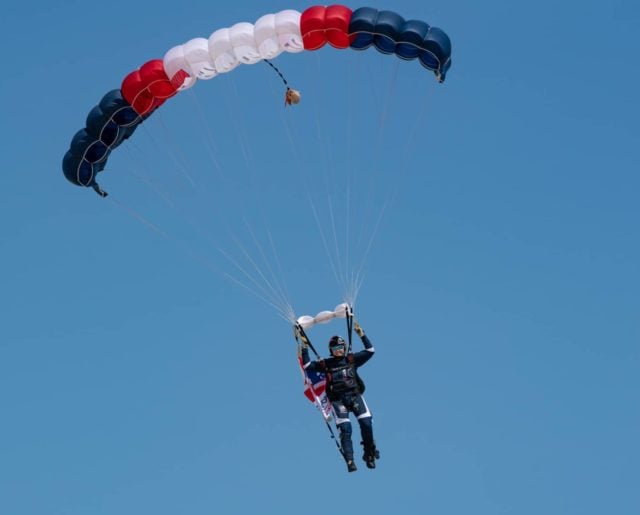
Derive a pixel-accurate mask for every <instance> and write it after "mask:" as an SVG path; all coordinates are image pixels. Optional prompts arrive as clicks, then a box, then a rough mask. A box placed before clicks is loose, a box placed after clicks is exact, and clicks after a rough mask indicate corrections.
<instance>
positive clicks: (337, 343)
mask: <svg viewBox="0 0 640 515" xmlns="http://www.w3.org/2000/svg"><path fill="white" fill-rule="evenodd" d="M339 347H342V348H343V349H346V348H347V344H346V343H345V341H344V338H343V337H342V336H337V335H336V336H332V337H331V339H330V340H329V352H330V353H331V354H332V355H333V351H334V350H336V349H338V348H339Z"/></svg>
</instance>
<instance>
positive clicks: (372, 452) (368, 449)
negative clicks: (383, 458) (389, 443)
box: [362, 443, 380, 469]
mask: <svg viewBox="0 0 640 515" xmlns="http://www.w3.org/2000/svg"><path fill="white" fill-rule="evenodd" d="M362 446H363V447H364V454H363V455H362V459H363V460H364V462H365V463H366V464H367V468H370V469H374V468H376V460H379V459H380V451H378V449H376V446H375V444H373V445H364V443H362Z"/></svg>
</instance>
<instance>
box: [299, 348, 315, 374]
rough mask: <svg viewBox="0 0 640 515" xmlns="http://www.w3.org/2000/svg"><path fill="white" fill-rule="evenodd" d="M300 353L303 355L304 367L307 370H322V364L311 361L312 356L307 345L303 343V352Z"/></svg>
mask: <svg viewBox="0 0 640 515" xmlns="http://www.w3.org/2000/svg"><path fill="white" fill-rule="evenodd" d="M300 355H301V356H302V367H303V368H304V369H305V370H308V371H310V372H316V371H318V370H320V364H319V363H318V362H317V361H311V358H310V357H309V347H308V346H306V345H304V344H303V345H302V352H301V353H300Z"/></svg>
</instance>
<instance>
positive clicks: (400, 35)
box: [62, 5, 451, 196]
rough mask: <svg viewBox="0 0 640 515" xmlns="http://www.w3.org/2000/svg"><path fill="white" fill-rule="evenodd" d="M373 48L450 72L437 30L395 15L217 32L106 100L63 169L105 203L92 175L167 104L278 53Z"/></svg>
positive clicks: (338, 10)
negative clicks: (198, 84)
mask: <svg viewBox="0 0 640 515" xmlns="http://www.w3.org/2000/svg"><path fill="white" fill-rule="evenodd" d="M327 44H329V46H331V47H333V48H337V49H344V48H352V49H354V50H365V49H367V48H369V47H374V48H375V49H376V50H378V51H379V52H382V53H384V54H395V55H396V56H398V57H399V58H401V59H404V60H417V61H419V62H420V64H421V65H422V66H423V67H425V68H426V69H428V70H431V71H433V72H434V73H435V76H436V78H437V80H438V81H439V82H443V81H444V79H445V76H446V74H447V71H448V70H449V68H450V66H451V42H450V40H449V37H448V36H447V35H446V34H445V32H444V31H442V30H441V29H439V28H436V27H432V26H430V25H428V24H427V23H426V22H424V21H420V20H405V19H404V18H403V17H402V16H400V15H399V14H397V13H395V12H392V11H379V10H377V9H374V8H372V7H361V8H359V9H356V10H355V11H352V10H351V9H350V8H348V7H346V6H344V5H331V6H328V7H325V6H313V7H309V8H308V9H306V10H305V11H303V12H302V13H300V12H298V11H295V10H284V11H280V12H278V13H275V14H267V15H265V16H262V17H261V18H259V19H258V20H257V21H256V22H255V23H254V24H251V23H247V22H242V23H237V24H235V25H233V26H232V27H229V28H222V29H219V30H216V31H215V32H213V34H211V36H209V38H195V39H191V40H189V41H187V42H186V43H184V44H182V45H178V46H175V47H173V48H171V49H170V50H169V51H168V52H167V53H166V54H165V55H164V58H163V59H152V60H150V61H147V62H146V63H144V64H143V65H142V66H141V67H140V68H139V69H137V70H135V71H133V72H131V73H130V74H129V75H127V76H126V77H125V79H124V80H123V81H122V84H121V86H120V89H119V90H113V91H110V92H108V93H107V94H106V95H105V96H104V97H103V98H102V100H101V101H100V102H99V104H98V105H96V106H95V107H94V108H93V109H92V110H91V111H90V113H89V115H88V116H87V120H86V124H85V127H84V128H83V129H80V130H79V131H78V132H77V133H76V134H75V136H74V137H73V138H72V140H71V145H70V147H69V150H68V151H67V152H66V154H65V156H64V158H63V161H62V169H63V172H64V175H65V177H66V178H67V179H68V180H69V181H70V182H72V183H73V184H77V185H79V186H91V187H93V188H94V189H95V190H96V191H97V192H98V193H100V194H101V195H103V196H104V195H106V194H105V193H104V192H103V191H102V190H101V189H100V188H99V186H98V185H97V183H96V175H97V173H98V172H100V171H102V170H103V169H104V167H105V165H106V162H107V159H108V157H109V154H110V152H111V151H112V150H113V149H114V148H116V147H117V146H118V145H120V144H121V143H122V142H123V141H124V140H125V139H127V138H129V137H130V136H131V135H132V134H133V132H134V131H135V129H136V127H137V126H138V125H139V124H140V123H142V121H144V120H145V119H146V118H147V117H148V116H150V115H151V114H152V113H153V111H155V110H156V109H157V108H158V107H160V106H161V105H162V104H163V103H164V102H165V101H166V100H167V99H169V98H171V97H172V96H174V95H175V94H176V93H178V92H179V91H181V90H184V89H187V88H190V87H192V86H193V85H194V84H195V83H196V82H197V81H198V80H208V79H212V78H214V77H216V76H217V75H219V74H221V73H227V72H230V71H231V70H233V69H234V68H236V67H237V66H238V65H240V64H254V63H257V62H260V61H262V60H268V59H273V58H274V57H277V56H278V55H280V54H281V53H283V52H288V53H300V52H303V51H305V50H318V49H320V48H322V47H324V46H326V45H327Z"/></svg>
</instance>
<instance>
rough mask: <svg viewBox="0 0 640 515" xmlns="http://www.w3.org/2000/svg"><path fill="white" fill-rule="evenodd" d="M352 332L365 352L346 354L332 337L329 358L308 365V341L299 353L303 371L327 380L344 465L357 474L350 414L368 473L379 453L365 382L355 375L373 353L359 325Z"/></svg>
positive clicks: (339, 341)
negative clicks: (366, 397)
mask: <svg viewBox="0 0 640 515" xmlns="http://www.w3.org/2000/svg"><path fill="white" fill-rule="evenodd" d="M354 329H355V331H356V333H358V336H359V337H360V340H361V341H362V344H363V345H364V350H361V351H359V352H356V353H347V346H346V342H345V340H344V338H342V337H341V336H333V337H332V338H331V339H330V340H329V352H330V353H331V357H329V358H327V359H318V360H317V361H311V360H310V358H309V346H310V343H309V342H308V341H307V342H306V345H304V344H303V345H302V352H301V354H302V363H303V366H304V370H305V371H310V372H322V373H324V374H325V376H326V381H327V390H326V391H327V397H328V399H329V401H330V402H331V405H332V408H333V412H334V413H335V420H336V426H337V427H338V430H339V431H340V443H341V445H342V453H343V456H344V459H345V461H346V462H347V469H348V471H349V472H354V471H356V470H357V467H356V464H355V462H354V461H353V442H352V441H351V421H350V420H349V413H353V414H354V415H355V417H356V419H357V420H358V424H359V425H360V435H361V437H362V445H363V447H364V455H363V456H362V459H363V460H364V461H365V463H366V465H367V467H368V468H370V469H373V468H375V467H376V459H378V458H379V457H380V453H379V452H378V450H377V449H376V445H375V441H374V439H373V425H372V423H371V418H372V417H371V412H370V411H369V408H368V406H367V403H366V402H365V400H364V397H363V396H362V394H363V393H364V390H365V386H364V382H363V381H362V379H360V376H358V372H357V369H358V368H359V367H361V366H362V365H364V364H365V363H366V362H367V361H369V359H371V357H372V356H373V353H374V352H375V350H374V348H373V345H372V344H371V341H370V340H369V338H368V337H367V335H366V334H365V333H364V330H363V329H362V328H361V327H360V325H359V324H358V322H355V324H354Z"/></svg>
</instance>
